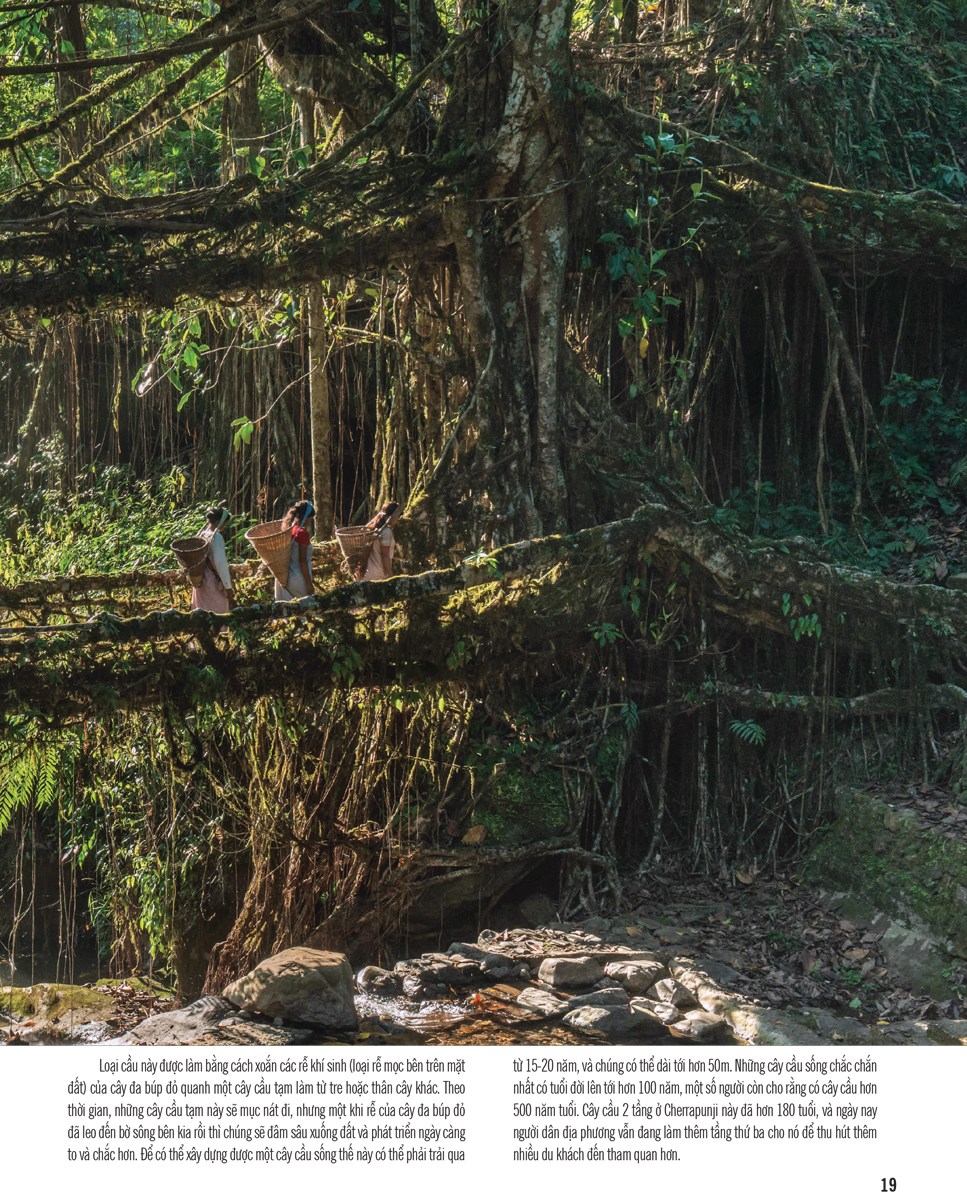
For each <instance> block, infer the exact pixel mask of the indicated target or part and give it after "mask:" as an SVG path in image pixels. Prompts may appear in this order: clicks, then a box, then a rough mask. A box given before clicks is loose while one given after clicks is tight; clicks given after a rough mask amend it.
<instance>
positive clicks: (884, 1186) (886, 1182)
mask: <svg viewBox="0 0 967 1200" xmlns="http://www.w3.org/2000/svg"><path fill="white" fill-rule="evenodd" d="M880 1191H881V1192H895V1191H896V1180H895V1179H881V1180H880Z"/></svg>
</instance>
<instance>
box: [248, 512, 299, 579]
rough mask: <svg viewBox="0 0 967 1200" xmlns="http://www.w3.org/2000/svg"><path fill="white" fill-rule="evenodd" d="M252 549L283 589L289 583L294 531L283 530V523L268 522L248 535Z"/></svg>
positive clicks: (256, 527)
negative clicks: (290, 555)
mask: <svg viewBox="0 0 967 1200" xmlns="http://www.w3.org/2000/svg"><path fill="white" fill-rule="evenodd" d="M245 536H246V538H248V540H249V541H250V542H251V543H252V548H253V549H254V550H255V553H256V554H257V555H258V556H259V558H260V559H261V560H262V562H264V563H265V565H266V566H267V567H268V568H269V570H270V571H271V572H272V574H273V575H274V576H275V577H276V579H277V580H278V581H279V583H281V584H282V586H283V587H285V586H286V584H287V583H288V582H289V554H290V552H291V549H292V530H291V529H283V528H282V522H281V521H266V523H265V524H264V525H256V526H255V528H254V529H250V530H249V531H248V533H246V535H245Z"/></svg>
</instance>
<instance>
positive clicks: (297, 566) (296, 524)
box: [275, 500, 316, 600]
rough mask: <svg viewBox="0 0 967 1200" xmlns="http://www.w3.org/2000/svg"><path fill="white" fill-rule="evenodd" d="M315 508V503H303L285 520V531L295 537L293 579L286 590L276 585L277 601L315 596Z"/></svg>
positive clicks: (290, 559) (292, 562)
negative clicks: (313, 552)
mask: <svg viewBox="0 0 967 1200" xmlns="http://www.w3.org/2000/svg"><path fill="white" fill-rule="evenodd" d="M315 511H316V509H315V505H314V504H313V503H312V501H311V500H300V501H299V503H298V504H294V505H293V506H292V507H291V508H290V509H289V511H288V512H287V513H286V514H285V516H284V517H283V518H282V528H283V529H284V530H285V529H288V530H290V531H291V533H292V544H291V547H290V549H289V576H288V579H287V580H286V585H285V587H283V586H282V584H281V583H279V581H278V579H276V581H275V598H276V600H298V599H301V597H303V596H312V595H315V591H316V589H315V588H314V587H313V584H312V563H311V561H310V560H311V557H312V536H311V535H312V524H313V520H312V518H313V514H314V513H315Z"/></svg>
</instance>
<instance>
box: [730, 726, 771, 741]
mask: <svg viewBox="0 0 967 1200" xmlns="http://www.w3.org/2000/svg"><path fill="white" fill-rule="evenodd" d="M729 732H730V733H732V734H733V735H734V736H735V737H737V738H738V739H739V741H741V742H747V743H748V744H749V745H750V746H764V745H765V744H766V731H765V730H764V729H763V728H762V726H761V725H757V724H756V723H755V721H752V720H748V721H733V722H732V723H731V725H729Z"/></svg>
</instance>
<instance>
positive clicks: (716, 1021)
mask: <svg viewBox="0 0 967 1200" xmlns="http://www.w3.org/2000/svg"><path fill="white" fill-rule="evenodd" d="M669 1029H673V1030H674V1031H675V1033H677V1034H678V1035H679V1037H684V1038H688V1039H689V1040H690V1041H693V1042H704V1041H708V1040H710V1039H711V1038H716V1037H720V1036H721V1035H722V1034H724V1033H728V1031H729V1025H728V1022H727V1021H726V1020H725V1019H724V1018H723V1017H717V1016H715V1014H714V1013H710V1012H706V1011H705V1009H704V1008H693V1009H692V1010H691V1012H687V1013H685V1015H684V1016H683V1017H682V1019H681V1020H680V1021H676V1022H675V1024H674V1025H669Z"/></svg>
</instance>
